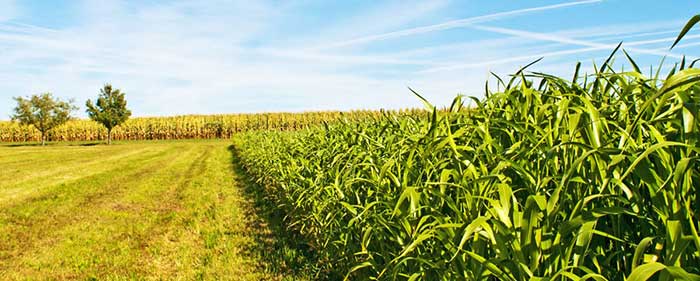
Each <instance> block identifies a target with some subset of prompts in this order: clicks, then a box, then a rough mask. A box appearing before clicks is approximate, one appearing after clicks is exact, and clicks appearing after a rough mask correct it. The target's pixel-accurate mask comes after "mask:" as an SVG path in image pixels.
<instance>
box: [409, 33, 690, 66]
mask: <svg viewBox="0 0 700 281" xmlns="http://www.w3.org/2000/svg"><path fill="white" fill-rule="evenodd" d="M478 28H482V29H484V30H489V31H494V32H499V33H505V30H507V31H508V33H507V34H509V35H516V36H522V37H527V38H532V39H539V40H546V41H553V42H558V43H565V44H573V45H583V46H586V48H580V49H573V50H563V51H554V52H547V53H539V54H534V55H524V56H517V57H509V58H504V59H496V60H490V61H483V62H475V63H463V64H454V65H448V66H438V67H432V68H428V69H425V70H422V71H419V72H418V73H433V72H440V71H447V70H456V69H466V68H475V67H484V66H490V65H494V64H503V63H509V62H516V61H522V60H533V59H538V58H541V57H553V56H562V55H571V54H578V53H585V52H592V51H600V50H612V49H614V48H615V47H617V44H603V43H593V42H588V41H582V40H575V39H570V38H564V37H561V36H555V35H550V34H542V33H534V32H528V31H519V30H517V31H516V30H512V29H502V28H492V27H488V28H486V27H483V26H481V27H478ZM501 31H503V32H501ZM688 38H689V39H692V38H700V35H691V36H688ZM675 39H676V38H675V37H668V38H661V39H653V40H643V41H634V42H629V43H623V44H622V47H623V48H625V49H627V50H629V51H633V52H638V53H646V54H653V55H660V56H668V57H674V58H682V57H683V56H680V55H676V54H672V53H669V52H666V51H664V50H665V49H664V50H647V49H638V48H628V47H630V46H640V45H646V44H652V43H660V42H673V41H674V40H675ZM690 44H692V43H690ZM686 58H687V59H692V58H691V57H686Z"/></svg>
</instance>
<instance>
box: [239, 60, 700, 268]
mask: <svg viewBox="0 0 700 281" xmlns="http://www.w3.org/2000/svg"><path fill="white" fill-rule="evenodd" d="M625 54H626V53H625ZM611 57H612V56H611ZM627 58H628V59H629V63H630V64H631V65H633V66H634V69H631V70H627V71H624V72H616V71H614V70H613V69H612V68H611V67H609V65H610V64H611V60H610V59H608V61H606V62H605V64H603V65H602V67H600V68H597V69H596V71H595V73H594V74H592V75H584V74H581V73H579V67H580V64H579V65H577V66H576V71H575V72H576V75H575V76H574V77H573V79H570V80H567V79H563V78H559V77H555V76H551V75H547V74H543V73H527V72H525V71H524V70H521V71H519V72H517V73H516V75H513V76H512V79H510V80H509V81H504V80H501V79H500V78H499V85H498V86H499V88H500V89H502V90H501V91H498V92H493V93H492V92H489V93H487V97H486V98H485V99H482V100H478V99H472V100H470V104H471V107H466V106H465V102H464V100H463V98H462V97H458V98H456V99H455V100H454V102H453V104H452V106H451V107H450V108H449V109H447V110H437V109H435V108H434V107H432V106H430V105H429V104H428V106H429V107H431V108H432V115H431V116H429V117H428V118H425V117H420V116H398V115H396V114H393V113H386V114H384V115H383V117H382V118H380V119H379V120H378V121H372V122H362V121H360V122H350V121H348V122H342V123H336V124H329V125H326V126H324V127H313V128H309V129H304V130H300V131H296V132H276V131H256V132H248V133H244V134H238V135H235V136H234V144H235V151H236V154H237V156H238V157H240V159H241V161H242V163H243V165H244V166H245V169H246V170H247V171H248V173H249V174H250V175H251V176H252V177H253V178H255V179H256V180H257V182H258V183H259V184H260V185H261V186H262V187H263V188H264V189H265V190H266V194H268V197H269V198H268V200H269V201H270V202H271V203H273V204H274V205H276V206H277V207H278V208H280V209H281V210H283V211H284V213H285V214H286V216H285V220H286V223H287V225H288V226H289V227H290V229H292V230H293V231H296V232H298V233H300V234H302V235H303V237H305V238H306V239H307V240H308V244H309V246H310V248H311V249H312V251H314V252H315V253H317V255H319V261H320V263H321V265H322V267H323V269H322V270H320V272H321V273H320V274H325V276H326V277H327V278H331V279H336V278H349V279H352V280H372V279H381V280H394V279H398V280H647V279H650V278H653V279H654V280H674V279H675V280H700V235H699V234H698V228H699V227H700V225H699V223H698V221H699V220H700V196H699V195H698V186H700V148H699V147H698V140H699V139H700V133H699V132H700V131H699V130H700V126H699V123H698V116H699V109H700V69H697V68H693V67H692V64H686V63H685V62H681V63H680V64H679V65H676V67H674V68H673V69H672V70H671V71H670V72H669V73H667V74H666V75H661V74H660V73H659V72H656V73H652V74H651V75H648V74H647V75H645V74H643V73H642V71H640V70H639V68H637V66H636V64H635V62H634V61H632V59H631V58H629V56H627ZM426 103H427V101H426Z"/></svg>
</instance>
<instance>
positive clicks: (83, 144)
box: [0, 142, 103, 147]
mask: <svg viewBox="0 0 700 281" xmlns="http://www.w3.org/2000/svg"><path fill="white" fill-rule="evenodd" d="M100 144H103V143H102V142H75V143H73V142H47V143H46V145H44V146H58V145H67V146H96V145H100ZM41 146H42V145H41V143H40V142H22V143H7V144H0V147H41Z"/></svg>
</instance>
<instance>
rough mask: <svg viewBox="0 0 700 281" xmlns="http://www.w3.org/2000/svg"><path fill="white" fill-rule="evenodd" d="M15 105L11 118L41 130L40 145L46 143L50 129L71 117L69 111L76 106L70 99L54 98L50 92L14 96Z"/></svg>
mask: <svg viewBox="0 0 700 281" xmlns="http://www.w3.org/2000/svg"><path fill="white" fill-rule="evenodd" d="M14 100H15V101H17V107H15V109H14V112H15V114H14V115H12V120H15V121H19V122H20V123H21V124H23V125H33V126H34V127H35V128H36V129H37V130H39V132H41V145H46V134H47V133H48V132H49V131H51V129H53V128H55V127H57V126H59V125H61V124H63V123H66V122H67V121H68V120H70V119H71V116H70V114H71V112H72V111H73V110H76V109H77V107H75V106H73V104H72V101H67V102H66V101H62V100H60V99H58V98H54V97H53V96H52V95H51V93H43V94H39V95H33V96H31V97H27V98H23V97H15V98H14Z"/></svg>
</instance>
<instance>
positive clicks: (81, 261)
mask: <svg viewBox="0 0 700 281" xmlns="http://www.w3.org/2000/svg"><path fill="white" fill-rule="evenodd" d="M0 167H1V168H0V276H2V278H3V279H27V278H28V279H89V278H97V279H108V280H109V279H112V280H125V279H129V280H133V279H138V280H148V279H167V280H172V279H181V280H196V279H205V280H213V279H217V280H220V279H234V280H261V279H281V277H280V276H277V275H276V274H273V273H271V272H274V270H269V268H270V266H269V265H267V264H266V260H265V255H266V254H265V253H266V251H268V250H270V249H266V248H265V247H269V246H268V245H270V244H269V243H268V244H265V243H264V242H263V241H265V239H262V238H264V237H270V235H271V234H270V230H269V229H268V228H267V224H266V223H265V222H264V219H262V218H260V217H258V216H257V215H256V212H255V210H254V208H255V206H254V205H255V203H254V202H252V201H253V199H251V197H250V196H245V194H243V193H244V190H245V189H244V188H243V185H244V184H242V182H244V181H243V180H242V179H241V178H240V176H239V175H238V173H236V169H235V167H234V166H233V164H232V158H231V152H230V151H229V142H227V141H225V140H211V141H172V142H142V143H121V144H116V145H113V146H105V145H95V146H85V145H83V146H81V145H52V146H48V147H36V146H17V147H12V146H7V145H6V146H0Z"/></svg>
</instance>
